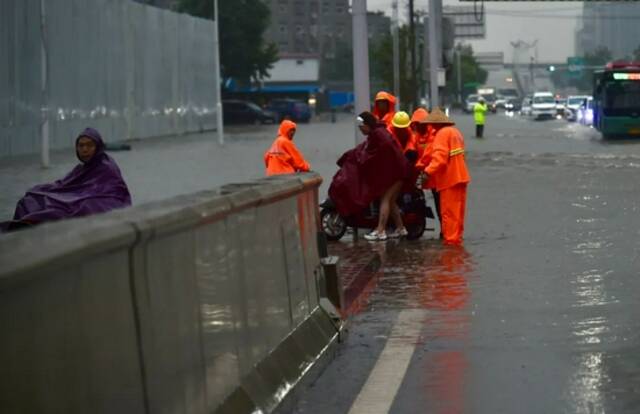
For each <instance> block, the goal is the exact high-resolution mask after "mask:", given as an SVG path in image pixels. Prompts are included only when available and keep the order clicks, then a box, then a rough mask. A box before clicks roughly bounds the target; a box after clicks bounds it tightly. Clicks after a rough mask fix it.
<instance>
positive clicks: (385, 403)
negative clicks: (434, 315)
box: [349, 309, 427, 414]
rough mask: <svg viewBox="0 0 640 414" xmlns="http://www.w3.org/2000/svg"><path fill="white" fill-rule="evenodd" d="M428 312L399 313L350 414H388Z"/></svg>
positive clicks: (418, 310)
mask: <svg viewBox="0 0 640 414" xmlns="http://www.w3.org/2000/svg"><path fill="white" fill-rule="evenodd" d="M426 315H427V312H426V311H425V310H423V309H406V310H403V311H402V312H400V314H399V315H398V319H397V320H396V323H395V324H394V325H393V328H392V329H391V334H390V335H389V339H388V340H387V344H386V345H385V347H384V349H383V350H382V353H381V354H380V357H379V358H378V361H376V365H375V366H374V367H373V370H372V371H371V373H370V374H369V378H367V382H366V383H365V384H364V386H363V387H362V390H360V394H358V397H357V398H356V400H355V401H354V403H353V405H352V406H351V409H350V410H349V414H387V413H388V412H389V410H390V409H391V405H392V404H393V400H394V399H395V396H396V394H397V393H398V390H399V389H400V385H401V384H402V380H403V379H404V376H405V374H406V372H407V369H408V368H409V362H411V357H412V356H413V352H414V350H415V348H416V343H417V342H418V338H419V337H420V331H421V330H422V326H423V324H424V320H425V318H426Z"/></svg>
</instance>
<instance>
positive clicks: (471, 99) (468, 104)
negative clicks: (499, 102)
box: [464, 94, 479, 114]
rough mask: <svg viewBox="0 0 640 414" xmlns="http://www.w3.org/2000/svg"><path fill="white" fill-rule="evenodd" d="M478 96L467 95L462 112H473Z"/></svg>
mask: <svg viewBox="0 0 640 414" xmlns="http://www.w3.org/2000/svg"><path fill="white" fill-rule="evenodd" d="M478 98H479V96H478V95H473V94H472V95H469V96H467V99H465V101H464V111H465V112H466V113H468V114H470V113H472V112H473V107H474V105H475V104H477V103H478Z"/></svg>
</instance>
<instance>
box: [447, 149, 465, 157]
mask: <svg viewBox="0 0 640 414" xmlns="http://www.w3.org/2000/svg"><path fill="white" fill-rule="evenodd" d="M460 154H464V148H456V149H453V150H451V151H449V156H450V157H453V156H454V155H460Z"/></svg>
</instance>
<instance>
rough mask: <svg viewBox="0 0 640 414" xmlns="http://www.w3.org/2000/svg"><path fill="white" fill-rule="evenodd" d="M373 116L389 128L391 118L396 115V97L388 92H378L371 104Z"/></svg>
mask: <svg viewBox="0 0 640 414" xmlns="http://www.w3.org/2000/svg"><path fill="white" fill-rule="evenodd" d="M373 114H374V115H375V116H376V117H377V118H378V119H379V120H380V122H383V123H384V124H385V125H386V126H390V125H391V121H392V120H393V116H394V115H395V114H396V97H395V96H393V95H391V94H390V93H389V92H385V91H380V92H378V93H377V94H376V99H375V102H374V103H373Z"/></svg>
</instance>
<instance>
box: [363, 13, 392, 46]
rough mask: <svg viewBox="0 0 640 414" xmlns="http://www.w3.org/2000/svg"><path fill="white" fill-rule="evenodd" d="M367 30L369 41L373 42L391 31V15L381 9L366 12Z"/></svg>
mask: <svg viewBox="0 0 640 414" xmlns="http://www.w3.org/2000/svg"><path fill="white" fill-rule="evenodd" d="M367 32H368V34H369V41H370V42H371V41H373V42H375V41H376V40H378V39H380V38H383V37H384V36H386V35H388V34H390V33H391V17H389V16H385V14H384V13H383V12H381V11H376V12H367Z"/></svg>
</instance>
